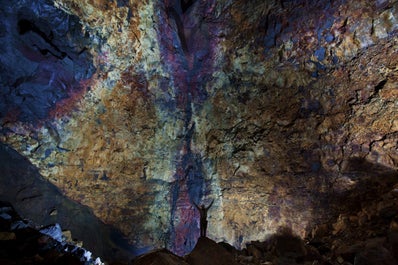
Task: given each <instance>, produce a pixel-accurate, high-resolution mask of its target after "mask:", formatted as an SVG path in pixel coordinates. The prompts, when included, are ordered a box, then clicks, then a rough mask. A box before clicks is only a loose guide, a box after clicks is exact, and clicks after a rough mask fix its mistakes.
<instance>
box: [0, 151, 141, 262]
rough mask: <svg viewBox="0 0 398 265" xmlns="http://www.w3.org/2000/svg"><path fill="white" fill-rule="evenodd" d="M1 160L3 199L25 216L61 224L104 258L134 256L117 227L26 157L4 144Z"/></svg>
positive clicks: (113, 259)
mask: <svg viewBox="0 0 398 265" xmlns="http://www.w3.org/2000/svg"><path fill="white" fill-rule="evenodd" d="M0 161H1V162H0V201H7V202H10V203H11V204H12V205H13V206H14V208H15V209H16V211H17V212H18V213H19V214H20V215H21V217H22V218H24V219H28V220H32V221H33V222H34V223H36V224H40V225H43V226H47V225H50V224H55V223H58V224H60V226H61V227H62V229H65V230H70V231H71V233H72V237H73V238H76V239H77V240H81V241H83V247H84V248H86V249H87V250H89V251H91V252H92V253H93V256H96V257H101V259H102V260H106V261H117V260H121V261H126V260H129V259H131V258H132V257H134V256H135V253H136V252H135V251H136V250H135V249H134V248H133V247H132V246H131V245H129V244H128V241H127V240H126V239H125V238H124V237H123V235H122V234H121V233H120V232H119V231H118V230H116V229H114V228H112V227H111V226H109V225H106V224H104V223H103V222H102V221H101V220H99V219H98V218H97V217H96V216H95V215H94V214H93V212H92V211H91V210H90V209H89V208H88V207H86V206H83V205H80V204H78V203H76V202H74V201H72V200H70V199H68V198H67V197H65V196H64V195H63V194H62V193H61V192H60V191H59V189H58V188H57V187H55V186H54V185H53V184H51V183H50V182H48V181H47V180H45V179H44V178H43V177H42V176H41V175H40V173H39V172H38V169H37V168H36V167H35V166H33V165H32V164H31V163H30V162H29V161H28V160H27V159H26V158H24V157H23V156H21V155H20V154H19V153H17V152H16V151H15V150H13V149H12V148H11V147H9V146H7V145H4V144H2V143H0ZM54 213H56V214H54Z"/></svg>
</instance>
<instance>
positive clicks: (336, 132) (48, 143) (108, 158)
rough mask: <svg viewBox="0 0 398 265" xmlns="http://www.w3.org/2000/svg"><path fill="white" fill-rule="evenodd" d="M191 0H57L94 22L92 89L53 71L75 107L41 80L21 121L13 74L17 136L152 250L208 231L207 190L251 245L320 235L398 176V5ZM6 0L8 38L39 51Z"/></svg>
mask: <svg viewBox="0 0 398 265" xmlns="http://www.w3.org/2000/svg"><path fill="white" fill-rule="evenodd" d="M2 2H5V3H9V2H8V1H5V0H3V1H2ZM17 2H18V3H19V4H18V5H16V6H20V5H22V4H23V3H26V2H27V1H17ZM35 3H44V1H43V2H40V1H36V2H35ZM45 3H47V2H45ZM181 3H185V2H184V1H171V0H170V1H150V0H147V1H105V0H103V1H102V0H95V1H89V0H86V1H77V0H56V1H55V7H56V8H58V9H55V10H56V11H54V12H55V13H56V14H59V12H67V13H62V14H64V16H66V17H68V15H67V14H70V15H76V16H77V17H78V18H79V23H81V25H82V31H81V32H80V29H79V30H77V31H78V32H73V33H72V32H71V33H70V35H71V36H73V37H75V38H76V37H77V36H80V37H78V38H77V40H78V41H77V43H78V44H76V45H77V46H74V47H79V49H77V48H76V49H72V50H77V51H83V50H84V52H83V53H82V54H85V55H84V59H83V61H82V63H79V64H78V63H77V61H75V60H73V62H76V64H77V65H79V67H76V68H75V67H73V68H74V69H75V70H70V71H69V70H68V71H67V73H68V75H67V76H73V77H74V78H73V79H72V80H73V82H74V83H73V82H72V83H71V86H72V87H73V89H75V90H76V91H77V94H75V93H70V92H62V93H61V94H59V93H58V92H56V91H58V90H57V89H58V88H57V86H55V85H51V84H50V83H48V84H47V83H46V82H48V79H46V80H45V81H41V82H42V83H43V82H44V83H45V84H47V85H46V87H49V88H48V89H49V90H50V91H53V92H51V93H53V95H55V96H53V97H52V98H54V99H57V100H58V99H62V100H61V101H60V102H61V103H60V102H58V101H57V100H55V101H56V102H55V103H52V104H49V105H45V104H42V103H43V101H40V100H38V98H37V97H38V96H37V95H38V94H37V93H35V92H32V93H31V94H32V96H33V100H32V101H29V100H28V101H22V102H20V103H18V104H19V105H18V106H23V107H22V108H21V109H22V110H25V109H26V111H25V112H23V113H25V114H24V115H25V116H24V115H22V116H21V115H16V117H10V115H11V114H12V113H15V112H12V111H11V110H12V108H13V106H16V103H15V101H20V97H19V96H18V97H11V96H10V95H13V94H12V93H14V92H6V91H7V86H8V84H6V83H7V82H6V81H3V82H2V87H1V89H2V90H1V91H2V92H1V93H2V96H3V98H2V102H1V103H2V111H1V117H0V119H1V132H2V133H1V135H0V139H1V141H2V142H4V143H7V144H9V145H11V146H12V147H13V148H15V149H16V150H17V151H18V152H20V153H21V154H23V155H24V156H26V157H27V158H28V159H29V160H30V161H31V162H32V163H33V164H35V165H36V166H37V167H38V168H39V170H40V173H41V174H42V175H43V176H44V177H45V178H47V179H48V180H50V181H51V182H52V183H53V184H55V185H56V186H58V187H59V188H60V190H61V191H62V192H63V194H64V195H66V196H68V197H69V198H71V199H73V200H75V201H77V202H79V203H82V204H84V205H87V206H89V207H90V208H91V209H92V210H93V212H94V214H95V215H96V216H98V217H99V218H100V219H101V220H103V221H104V222H106V223H108V224H111V225H113V226H115V227H116V228H118V229H119V230H120V231H122V233H123V234H124V235H126V237H128V238H129V240H130V243H132V244H133V245H134V246H136V247H137V248H143V247H168V248H170V249H171V250H172V251H174V252H175V253H178V254H184V253H187V252H188V251H190V250H191V249H192V248H193V247H194V246H195V243H196V239H197V237H198V234H199V229H198V223H197V219H198V213H197V212H196V211H195V210H194V207H193V206H192V203H191V202H192V201H194V202H197V203H199V202H202V201H203V202H205V203H207V202H208V201H209V200H210V199H211V198H215V203H214V205H213V207H212V208H211V209H210V210H209V217H210V219H209V221H210V222H209V233H208V234H209V236H210V237H211V238H214V239H215V240H217V241H226V242H229V243H230V244H233V245H234V246H236V247H242V246H243V245H244V243H245V242H250V241H252V240H263V239H264V238H266V237H267V235H269V234H272V233H274V232H275V231H277V230H278V228H279V227H281V226H284V227H289V228H291V229H292V231H293V232H294V233H295V234H298V235H300V236H305V235H307V234H308V233H309V232H310V231H311V230H312V228H314V227H315V226H316V224H317V223H323V222H324V221H325V220H326V219H328V218H332V219H333V218H334V217H337V216H338V213H341V211H343V210H342V209H344V210H350V209H352V208H350V207H355V205H357V204H358V203H359V201H360V200H364V199H366V198H367V197H370V196H378V194H381V193H382V192H384V191H385V188H386V186H388V185H390V186H391V185H392V184H394V183H396V182H397V166H398V152H397V148H398V146H397V140H396V139H397V134H398V120H397V119H396V117H397V113H398V105H397V102H398V101H397V100H398V98H397V97H398V95H397V85H396V81H397V80H396V79H397V69H396V64H397V56H398V54H397V45H398V44H397V35H396V30H397V25H398V24H397V23H396V20H397V16H398V9H397V8H398V5H397V4H396V3H395V2H394V1H373V2H369V1H354V2H353V1H343V0H339V1H315V0H312V1H304V0H303V1H243V0H233V1H231V0H228V1H227V0H225V1H199V0H198V1H192V2H189V3H190V4H188V5H185V4H183V5H181ZM38 5H40V4H38ZM5 6H14V5H5V4H3V5H2V11H1V12H2V13H3V14H8V15H7V20H5V22H2V23H3V25H1V28H2V31H1V34H0V37H1V38H3V39H4V40H6V41H8V42H11V43H12V45H10V47H19V46H18V45H19V42H18V41H12V40H15V39H16V40H19V39H20V38H25V37H27V36H25V35H26V34H31V35H33V36H34V39H32V40H29V41H26V43H28V47H29V49H30V50H32V49H34V48H35V47H36V46H37V45H38V44H37V42H38V40H37V38H38V36H37V35H40V34H37V32H36V33H35V32H32V30H31V31H29V32H27V33H26V34H23V35H22V36H19V37H16V36H15V35H16V33H15V32H14V33H13V31H11V30H10V29H14V30H15V26H16V25H15V23H16V20H15V18H14V15H13V14H14V13H15V12H16V11H12V9H11V7H7V8H6V7H5ZM53 9H54V8H53ZM17 10H18V9H17ZM33 10H38V8H37V7H35V8H33ZM37 13H38V12H36V13H35V12H33V13H32V15H31V16H32V17H31V18H30V19H31V20H33V21H37V22H35V25H40V24H39V21H41V22H42V23H43V24H45V25H47V26H46V27H44V28H47V27H49V26H48V25H49V24H51V23H50V21H51V19H50V18H51V16H48V18H47V17H44V18H43V17H42V18H39V17H38V15H37ZM73 18H75V17H73ZM70 19H72V18H70ZM77 28H79V27H77ZM41 31H42V32H45V31H44V29H42V30H41ZM46 34H47V35H46V36H47V37H48V36H49V35H50V33H46ZM53 35H54V36H55V33H54V34H53ZM40 36H41V35H40ZM68 36H69V35H68ZM83 36H84V37H83ZM71 39H73V38H71ZM68 40H69V39H68ZM24 41H25V40H24ZM40 41H42V40H40ZM25 45H26V44H25ZM46 45H47V46H49V45H50V46H49V47H48V48H46V49H48V50H49V51H51V49H53V50H54V47H53V46H51V44H49V42H48V41H47V42H46ZM57 45H58V44H57ZM79 45H80V46H79ZM47 46H46V47H47ZM57 47H58V46H57ZM42 49H43V48H42ZM60 50H61V49H60ZM53 53H55V52H54V51H53ZM40 54H41V52H40V50H39V54H38V55H40ZM40 56H42V55H40ZM51 56H52V57H54V55H51ZM51 56H50V57H51ZM0 57H1V60H2V62H3V61H4V60H6V59H7V60H9V59H10V58H11V59H13V60H30V61H32V60H36V59H35V58H36V57H35V58H33V59H32V57H28V55H27V54H24V53H22V54H21V53H18V52H14V53H13V52H7V53H1V56H0ZM21 58H22V59H21ZM26 58H27V59H26ZM54 60H55V61H56V63H55V64H56V65H58V64H61V65H63V64H62V60H61V59H59V58H57V59H54ZM39 61H40V62H37V64H41V65H44V66H45V67H47V68H49V67H54V63H53V62H52V61H51V63H50V62H48V61H46V60H44V59H42V58H41V57H40V60H39ZM79 62H80V61H79ZM29 65H32V66H30V67H33V66H34V64H31V63H30V64H29ZM66 65H67V68H68V69H69V68H72V63H67V64H66ZM80 65H82V66H80ZM10 69H11V68H10ZM26 69H29V68H26ZM38 69H41V68H38ZM51 69H52V68H51ZM94 69H95V70H94ZM24 71H27V70H24ZM32 71H33V70H31V72H32ZM74 71H75V72H74ZM82 71H83V73H82ZM7 73H8V74H9V75H10V76H11V77H9V78H8V79H4V80H10V78H11V79H16V77H17V76H20V75H19V74H18V75H15V76H13V74H14V71H12V70H9V71H7ZM57 73H58V71H57ZM76 73H79V74H81V75H79V76H78V77H76V75H75V74H76ZM25 75H26V74H25ZM2 80H3V79H2ZM21 81H23V84H21V85H20V86H26V87H29V88H30V87H32V85H31V83H32V82H33V81H29V80H26V79H21ZM20 86H19V87H20ZM73 89H72V90H71V91H75V90H73ZM10 91H18V89H17V90H15V89H14V90H10ZM67 91H69V90H67ZM10 93H11V94H10ZM44 100H45V101H46V100H47V98H45V99H44ZM31 102H35V104H38V105H35V104H33V103H31ZM57 102H58V103H57ZM32 104H33V105H34V106H33V107H29V106H30V105H32ZM25 106H26V107H25ZM4 110H7V111H8V112H7V114H6V113H5V112H4ZM27 110H29V111H30V112H29V113H31V112H32V113H33V114H34V116H35V118H34V119H29V122H28V121H27V120H28V119H25V118H21V117H27V116H29V115H30V114H29V115H28V114H27V113H28V111H27ZM36 112H37V113H36ZM40 113H41V114H40ZM48 113H50V114H51V115H47V114H48ZM33 114H32V115H33ZM11 116H12V115H11ZM18 117H19V118H18ZM32 121H33V122H32ZM375 183H376V184H375ZM369 190H372V191H377V193H376V194H373V195H372V194H371V193H368V191H369ZM342 203H343V205H342ZM336 231H337V230H336Z"/></svg>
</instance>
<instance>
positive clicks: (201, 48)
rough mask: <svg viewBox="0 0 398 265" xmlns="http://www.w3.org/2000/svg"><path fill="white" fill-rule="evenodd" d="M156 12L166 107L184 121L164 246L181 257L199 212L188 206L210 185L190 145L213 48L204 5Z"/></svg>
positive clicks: (170, 4) (175, 4)
mask: <svg viewBox="0 0 398 265" xmlns="http://www.w3.org/2000/svg"><path fill="white" fill-rule="evenodd" d="M160 9H161V10H164V13H161V14H160V17H159V29H160V30H159V33H158V38H159V43H160V47H161V48H160V50H161V53H162V55H163V57H164V58H168V61H167V65H165V66H164V67H165V69H166V71H168V72H169V73H170V76H171V80H172V82H173V87H174V95H175V98H173V99H172V100H171V101H172V102H165V103H166V104H167V105H168V106H175V108H176V109H173V110H171V111H172V112H173V113H174V114H176V116H178V117H179V119H182V120H183V128H182V130H183V132H182V134H181V135H182V136H181V137H180V138H179V139H180V141H181V143H180V144H179V147H178V149H177V154H176V155H175V161H176V162H175V163H176V164H175V169H176V170H175V173H174V175H173V182H172V185H171V190H170V194H171V198H170V210H171V213H170V229H169V233H170V241H169V242H170V243H169V247H170V249H171V250H172V251H174V252H175V253H176V254H179V255H183V254H186V253H188V252H189V251H191V250H192V249H193V247H194V246H195V244H196V239H197V238H198V237H199V228H198V222H197V220H198V213H197V212H196V211H195V209H194V207H193V202H195V203H200V202H201V200H202V199H203V196H204V195H205V194H206V190H208V187H209V186H210V185H209V183H207V181H206V177H205V174H204V170H203V163H202V160H201V156H200V154H199V153H198V151H196V150H193V149H194V148H193V147H192V146H193V141H194V134H195V128H196V127H195V122H194V115H195V113H194V109H195V110H196V109H199V108H200V106H201V104H202V103H203V102H204V100H205V99H206V98H207V93H206V91H205V89H204V85H203V84H205V82H206V79H208V78H209V76H210V74H211V68H212V61H211V59H207V58H208V57H211V56H209V55H211V53H212V48H211V46H212V45H211V44H212V43H211V39H210V38H208V30H207V27H205V26H204V24H203V21H202V20H201V19H200V16H201V15H203V16H204V13H205V12H206V11H207V9H206V5H197V4H196V3H195V2H192V3H191V5H190V6H189V8H187V7H186V6H184V7H182V6H181V1H165V3H164V6H162V7H161V8H160ZM193 11H195V13H194V12H193ZM194 14H195V15H194ZM198 14H201V15H198ZM204 55H206V57H207V58H206V59H204ZM194 106H195V108H194ZM167 109H168V108H167ZM168 111H170V109H168ZM171 115H173V114H171Z"/></svg>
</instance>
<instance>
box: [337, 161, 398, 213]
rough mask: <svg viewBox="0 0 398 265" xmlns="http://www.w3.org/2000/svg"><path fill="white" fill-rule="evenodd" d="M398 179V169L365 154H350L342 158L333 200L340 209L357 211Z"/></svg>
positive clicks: (381, 194) (387, 190)
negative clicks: (343, 160) (359, 156)
mask: <svg viewBox="0 0 398 265" xmlns="http://www.w3.org/2000/svg"><path fill="white" fill-rule="evenodd" d="M397 183H398V171H397V170H395V169H393V168H389V167H386V166H384V165H380V164H376V163H372V162H370V161H367V160H366V159H363V158H350V159H348V160H347V161H345V162H343V166H342V175H341V177H339V179H336V181H335V182H334V183H332V190H333V194H332V196H331V198H330V203H331V204H332V205H334V206H335V210H337V211H338V212H340V213H344V212H355V211H358V210H360V209H361V208H362V207H363V206H364V205H366V204H369V203H370V202H372V201H374V200H377V199H379V198H380V197H381V196H383V195H384V194H386V193H387V192H389V191H390V190H391V189H392V188H393V186H394V185H395V184H397ZM397 211H398V209H397Z"/></svg>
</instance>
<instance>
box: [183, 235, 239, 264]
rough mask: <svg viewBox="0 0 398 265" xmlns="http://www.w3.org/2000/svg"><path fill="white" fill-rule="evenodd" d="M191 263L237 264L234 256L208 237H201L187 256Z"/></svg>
mask: <svg viewBox="0 0 398 265" xmlns="http://www.w3.org/2000/svg"><path fill="white" fill-rule="evenodd" d="M185 259H186V261H187V262H188V263H189V264H190V265H237V264H238V263H237V262H236V261H235V258H234V256H233V255H232V254H231V253H230V252H228V251H227V250H226V249H225V248H224V247H222V246H220V245H219V244H217V243H216V242H214V241H213V240H211V239H209V238H207V237H200V238H199V239H198V242H197V244H196V246H195V248H194V249H193V250H192V252H191V253H190V254H188V255H187V256H186V257H185Z"/></svg>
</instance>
